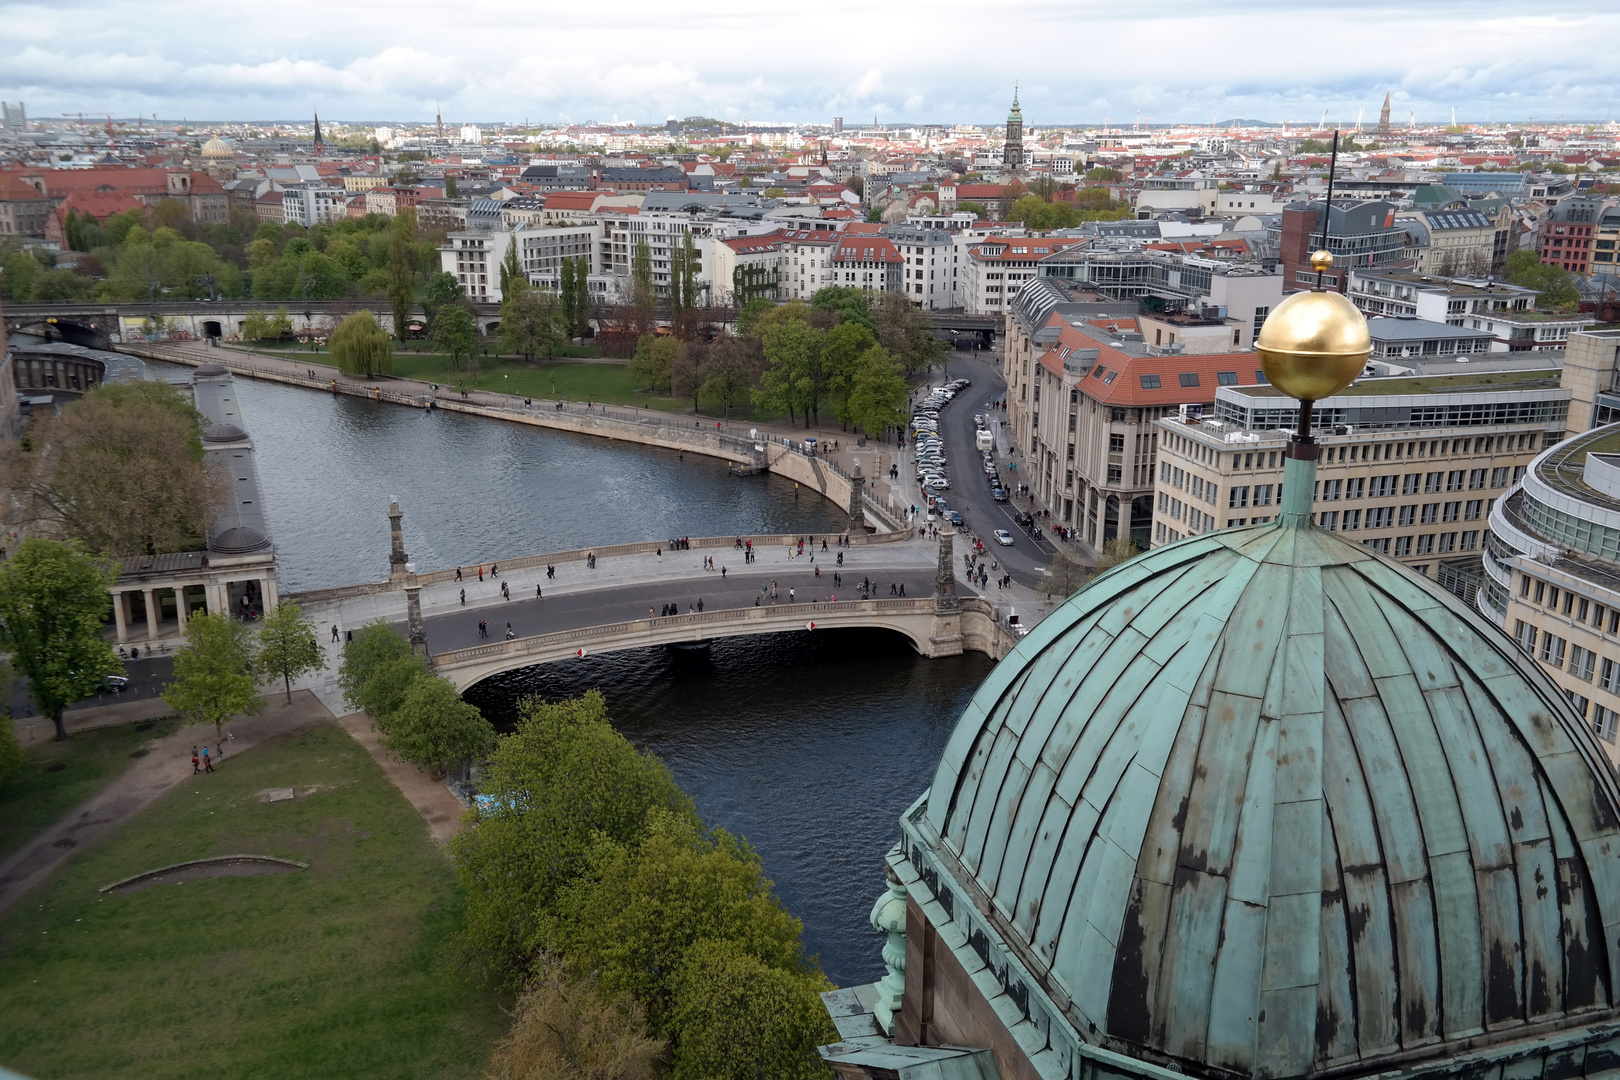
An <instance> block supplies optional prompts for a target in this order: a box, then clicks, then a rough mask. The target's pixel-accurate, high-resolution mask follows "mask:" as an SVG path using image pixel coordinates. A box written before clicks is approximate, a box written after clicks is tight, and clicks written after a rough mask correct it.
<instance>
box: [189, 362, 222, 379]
mask: <svg viewBox="0 0 1620 1080" xmlns="http://www.w3.org/2000/svg"><path fill="white" fill-rule="evenodd" d="M192 374H194V375H201V376H203V377H204V378H207V377H210V376H215V375H229V374H230V370H229V369H228V368H226V367H225V365H224V364H220V363H216V362H215V361H213V360H209V361H207V362H206V363H202V364H198V365H197V367H196V369H195V370H194V371H193V372H192Z"/></svg>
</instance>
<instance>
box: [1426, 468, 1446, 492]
mask: <svg viewBox="0 0 1620 1080" xmlns="http://www.w3.org/2000/svg"><path fill="white" fill-rule="evenodd" d="M1445 475H1446V474H1445V473H1437V472H1432V473H1426V474H1424V477H1423V493H1424V494H1425V495H1427V494H1432V493H1433V492H1436V491H1439V490H1440V481H1441V480H1443V479H1445Z"/></svg>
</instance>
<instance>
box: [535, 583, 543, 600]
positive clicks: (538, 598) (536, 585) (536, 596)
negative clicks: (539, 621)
mask: <svg viewBox="0 0 1620 1080" xmlns="http://www.w3.org/2000/svg"><path fill="white" fill-rule="evenodd" d="M534 598H535V599H536V600H540V599H543V598H542V597H541V595H540V585H539V583H538V582H537V583H536V584H535V586H534Z"/></svg>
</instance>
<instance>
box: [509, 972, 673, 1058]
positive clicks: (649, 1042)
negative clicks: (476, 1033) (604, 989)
mask: <svg viewBox="0 0 1620 1080" xmlns="http://www.w3.org/2000/svg"><path fill="white" fill-rule="evenodd" d="M664 1051H665V1043H664V1040H662V1039H657V1038H654V1037H653V1036H651V1035H649V1034H648V1033H647V1010H645V1009H643V1008H642V1007H641V1006H640V1004H638V1003H637V1002H636V1000H635V999H634V998H632V997H630V995H628V994H619V995H617V996H616V997H613V998H604V997H603V995H602V994H601V993H600V991H599V990H598V988H597V985H596V981H595V980H594V979H590V978H581V979H570V978H569V977H568V975H567V974H566V973H565V972H564V971H563V970H562V968H561V967H559V966H558V965H555V964H548V965H546V966H545V967H544V968H542V970H541V972H540V974H539V975H538V977H536V978H535V980H534V981H533V982H532V983H530V984H529V986H528V988H527V989H525V990H524V991H523V995H522V996H521V997H519V998H518V1000H517V1004H516V1006H515V1007H514V1008H513V1009H512V1027H511V1029H510V1030H509V1031H508V1032H507V1033H506V1037H505V1038H503V1039H502V1040H501V1041H500V1043H499V1044H498V1045H497V1046H496V1047H495V1055H494V1058H493V1059H492V1060H491V1061H490V1071H489V1077H490V1080H656V1078H657V1077H658V1076H659V1075H660V1069H659V1064H660V1061H661V1059H662V1058H663V1055H664Z"/></svg>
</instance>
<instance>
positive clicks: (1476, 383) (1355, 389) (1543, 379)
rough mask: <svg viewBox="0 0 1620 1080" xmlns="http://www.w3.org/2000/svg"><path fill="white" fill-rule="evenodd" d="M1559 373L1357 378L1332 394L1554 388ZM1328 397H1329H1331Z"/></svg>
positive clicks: (1267, 393) (1251, 390)
mask: <svg viewBox="0 0 1620 1080" xmlns="http://www.w3.org/2000/svg"><path fill="white" fill-rule="evenodd" d="M1558 379H1559V374H1558V372H1557V371H1556V370H1545V371H1488V372H1467V373H1464V374H1460V375H1418V376H1404V375H1403V376H1397V377H1395V378H1388V379H1376V378H1373V379H1357V380H1356V381H1355V382H1353V383H1351V384H1350V385H1349V386H1347V387H1345V388H1344V389H1343V390H1340V391H1339V392H1338V393H1337V394H1334V395H1333V396H1334V397H1336V398H1337V397H1358V396H1362V395H1369V394H1376V395H1379V396H1389V397H1394V396H1396V395H1400V394H1458V393H1466V392H1467V391H1469V390H1480V389H1484V388H1487V387H1489V388H1490V389H1492V390H1544V389H1547V388H1548V387H1556V386H1557V385H1558V384H1559V383H1558ZM1243 392H1244V393H1246V394H1253V395H1256V396H1259V397H1286V396H1287V395H1285V394H1283V393H1282V391H1280V390H1278V389H1277V388H1276V387H1275V386H1270V385H1266V386H1248V387H1244V388H1243ZM1330 400H1331V399H1330Z"/></svg>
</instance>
